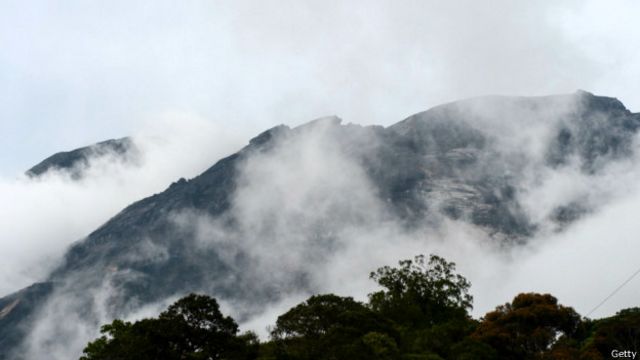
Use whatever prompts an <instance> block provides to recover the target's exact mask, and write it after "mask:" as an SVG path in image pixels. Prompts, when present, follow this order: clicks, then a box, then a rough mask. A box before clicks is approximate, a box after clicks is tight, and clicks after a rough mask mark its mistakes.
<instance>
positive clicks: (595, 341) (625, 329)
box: [583, 307, 640, 358]
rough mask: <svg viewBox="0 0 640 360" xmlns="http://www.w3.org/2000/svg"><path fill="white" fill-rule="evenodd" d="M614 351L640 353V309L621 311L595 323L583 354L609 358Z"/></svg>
mask: <svg viewBox="0 0 640 360" xmlns="http://www.w3.org/2000/svg"><path fill="white" fill-rule="evenodd" d="M614 349H617V350H629V351H634V352H640V308H637V307H636V308H630V309H625V310H621V311H619V312H618V313H617V314H616V315H614V316H611V317H608V318H604V319H600V320H596V321H594V322H593V330H592V334H591V336H590V337H589V338H588V339H587V340H586V344H585V349H584V351H583V354H586V353H590V354H593V355H592V356H593V357H594V358H595V357H596V355H595V354H598V355H600V356H601V357H602V358H609V357H611V351H612V350H614ZM585 357H586V356H585Z"/></svg>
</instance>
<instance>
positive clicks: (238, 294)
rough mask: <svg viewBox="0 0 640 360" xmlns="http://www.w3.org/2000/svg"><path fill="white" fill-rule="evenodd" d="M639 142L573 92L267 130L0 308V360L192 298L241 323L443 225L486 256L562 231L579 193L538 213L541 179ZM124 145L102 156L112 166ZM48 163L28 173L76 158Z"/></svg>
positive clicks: (95, 238)
mask: <svg viewBox="0 0 640 360" xmlns="http://www.w3.org/2000/svg"><path fill="white" fill-rule="evenodd" d="M639 126H640V114H634V113H631V112H630V111H629V110H627V109H626V108H625V107H624V105H623V104H622V103H621V102H620V101H618V100H617V99H614V98H609V97H601V96H595V95H593V94H590V93H588V92H584V91H579V92H576V93H574V94H568V95H557V96H546V97H504V96H489V97H481V98H474V99H468V100H462V101H458V102H454V103H449V104H444V105H440V106H437V107H434V108H432V109H430V110H428V111H425V112H421V113H418V114H415V115H413V116H411V117H409V118H407V119H405V120H403V121H401V122H399V123H397V124H395V125H392V126H389V127H381V126H359V125H353V124H346V125H345V124H342V121H341V119H339V118H337V117H328V118H323V119H319V120H317V121H313V122H311V123H308V124H305V125H302V126H299V127H295V128H290V127H288V126H285V125H281V126H277V127H274V128H272V129H270V130H268V131H265V132H263V133H262V134H260V135H258V136H257V137H255V138H253V139H252V140H251V141H250V142H249V144H248V145H247V146H246V147H244V148H243V149H241V150H240V151H238V152H237V153H235V154H233V155H231V156H228V157H226V158H224V159H221V160H219V161H218V162H217V163H215V164H214V165H213V166H211V167H210V168H209V169H207V170H206V171H204V172H203V173H202V174H200V175H199V176H197V177H195V178H193V179H188V180H187V179H179V180H177V181H176V182H174V183H173V184H171V185H170V186H169V187H168V188H167V189H166V190H165V191H164V192H162V193H159V194H156V195H153V196H151V197H148V198H146V199H142V200H140V201H138V202H135V203H133V204H131V205H130V206H128V207H127V208H125V209H123V210H122V211H121V212H120V213H118V214H116V215H115V216H114V217H113V218H112V219H110V220H109V221H108V222H106V223H105V224H104V225H102V226H101V227H99V228H98V229H96V230H95V231H94V232H92V233H91V234H89V235H88V236H87V237H86V238H84V239H82V240H80V241H78V242H76V243H75V244H74V245H73V246H72V247H71V248H70V249H69V250H68V252H67V253H66V255H65V258H64V260H63V262H62V264H61V265H60V266H59V267H58V268H57V269H55V271H53V272H52V273H51V275H50V276H49V277H48V278H46V279H43V281H42V283H38V284H34V285H32V286H30V287H28V288H26V289H23V290H20V291H18V292H16V293H14V294H12V295H9V296H7V297H5V298H2V299H0V354H2V356H0V358H2V359H21V358H29V356H37V354H38V352H40V354H44V353H46V354H61V353H62V351H63V350H62V349H67V350H69V349H70V354H73V355H77V354H79V352H80V351H81V347H82V346H83V345H84V344H85V343H86V341H85V340H87V339H90V338H92V337H93V336H94V335H95V334H96V331H97V328H98V325H99V324H100V323H101V322H104V321H106V320H109V319H112V318H114V317H123V316H133V315H132V314H136V312H137V311H139V310H140V309H142V308H143V307H145V306H152V305H154V304H155V305H157V304H161V303H163V301H167V299H173V298H175V297H176V296H179V295H182V294H186V293H188V292H193V291H199V292H205V293H208V294H211V295H213V296H215V297H217V298H218V299H222V300H223V301H226V302H228V303H230V304H233V307H234V308H235V309H236V310H235V311H236V312H237V313H238V314H240V319H241V320H242V319H245V320H246V319H250V318H252V316H254V315H255V314H259V313H261V312H262V311H264V310H265V308H266V306H268V305H269V304H273V303H275V302H277V301H278V300H279V299H281V298H282V297H283V296H285V295H287V294H292V293H304V292H306V291H309V292H311V291H315V290H317V289H322V288H323V286H324V285H323V281H324V280H323V279H324V278H326V276H329V275H327V274H329V271H328V269H327V265H326V264H327V263H329V262H331V261H334V260H335V256H336V254H339V253H350V251H353V253H355V254H358V253H360V254H361V252H359V251H360V250H358V249H361V248H362V247H365V248H366V247H367V246H378V245H380V244H381V243H378V242H377V241H382V240H377V239H381V238H387V237H391V238H392V239H391V240H385V241H386V242H385V246H391V247H393V246H398V247H400V246H404V245H403V244H405V243H404V242H403V241H406V242H409V241H411V244H416V243H418V244H419V243H420V242H423V243H425V244H426V243H428V242H429V241H434V240H433V239H427V238H425V237H423V236H418V235H416V234H426V233H429V234H437V233H438V229H439V228H440V227H442V226H443V224H459V226H467V227H472V228H473V229H476V231H477V232H478V234H484V236H483V237H482V238H481V239H480V238H479V239H478V241H485V242H489V243H490V245H491V246H496V247H498V248H503V247H511V246H519V245H520V244H523V243H526V242H528V241H530V240H531V239H533V237H534V236H538V235H541V234H542V235H544V234H545V233H553V232H557V231H563V229H565V228H566V227H568V226H571V223H572V222H573V221H576V219H579V218H580V217H581V216H584V214H587V213H589V212H590V211H597V204H594V203H593V202H592V201H591V200H590V198H589V197H586V196H584V194H583V193H580V191H579V189H577V190H575V192H572V193H566V194H564V196H562V197H561V198H557V199H556V198H553V196H554V195H553V194H551V193H548V191H547V188H546V187H545V184H546V183H545V181H544V179H546V178H547V177H548V176H550V175H549V174H555V175H557V176H564V175H563V174H566V173H569V172H570V173H571V174H574V175H573V176H579V177H581V178H582V179H585V181H586V182H588V181H589V179H591V178H593V177H596V176H599V174H602V173H603V172H606V171H608V169H609V168H610V167H611V166H612V164H621V163H623V162H624V161H626V160H628V159H629V158H630V157H631V156H632V155H633V154H634V147H633V142H634V139H635V136H636V133H637V130H638V127H639ZM128 143H129V140H120V142H119V143H106V144H107V146H110V148H113V149H114V150H113V151H114V152H116V153H121V152H125V151H124V150H123V149H126V148H127V145H126V144H128ZM103 144H104V143H103ZM108 144H112V145H113V146H111V145H108ZM118 149H120V150H118ZM109 151H112V150H109ZM63 154H66V155H59V154H58V155H54V157H52V158H49V159H47V160H45V161H44V162H43V163H41V164H39V165H38V166H36V167H34V168H33V169H31V170H30V173H33V174H35V175H38V174H41V173H43V172H44V171H47V169H50V168H52V167H62V165H60V164H67V163H75V162H77V161H81V162H83V161H86V160H74V159H76V158H79V159H86V156H87V152H86V151H83V150H80V151H79V150H76V151H75V152H71V153H63ZM60 159H62V160H60ZM58 160H60V161H58ZM67 160H68V161H67ZM72 166H75V165H72ZM34 169H35V170H34ZM545 195H546V196H547V197H548V199H547V200H546V201H545V202H544V203H545V205H544V206H541V205H539V204H538V203H539V202H540V201H539V197H540V196H545ZM394 239H397V240H394ZM394 241H396V243H394ZM368 268H373V267H368ZM80 324H81V325H80ZM87 329H92V330H91V331H93V332H90V333H89V334H87ZM34 354H35V355H34ZM65 354H69V353H65ZM54 356H56V355H54Z"/></svg>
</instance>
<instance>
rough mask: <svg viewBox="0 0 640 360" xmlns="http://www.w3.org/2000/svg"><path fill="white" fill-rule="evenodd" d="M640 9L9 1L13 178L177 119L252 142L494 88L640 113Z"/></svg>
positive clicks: (6, 62) (404, 112)
mask: <svg viewBox="0 0 640 360" xmlns="http://www.w3.org/2000/svg"><path fill="white" fill-rule="evenodd" d="M638 10H640V4H638V3H637V2H634V1H554V2H544V3H543V2H514V1H490V2H480V1H447V2H444V1H350V2H342V1H326V0H323V1H296V0H281V1H188V2H187V1H135V2H132V1H105V2H86V1H29V2H25V1H12V0H0V136H1V138H0V175H2V176H9V177H11V176H14V175H15V174H17V173H19V172H21V171H22V170H24V169H26V168H28V167H29V166H31V165H33V164H35V163H36V162H38V161H39V160H41V159H42V158H44V157H46V156H48V155H50V154H51V153H53V152H55V151H59V150H63V149H70V148H73V147H77V146H81V145H84V144H88V143H92V142H96V141H99V140H103V139H106V138H111V137H119V136H124V135H128V134H131V133H134V132H136V131H138V130H139V129H140V127H141V126H142V125H141V124H142V123H148V122H149V121H153V119H155V118H161V117H163V116H165V115H166V114H167V113H182V114H189V115H195V116H199V117H202V118H205V119H207V120H208V121H211V122H214V123H216V125H217V126H223V127H225V128H228V129H229V128H232V129H234V131H235V132H237V133H242V134H244V136H245V137H246V138H248V137H250V136H252V135H255V134H257V133H258V132H260V131H261V130H263V129H264V128H267V127H270V126H272V125H275V124H278V123H288V124H292V125H295V124H298V123H302V122H305V121H308V120H311V119H313V118H316V117H320V116H323V115H330V114H336V115H339V116H341V117H343V118H344V119H345V121H347V122H356V123H363V124H364V123H378V124H390V123H393V122H396V121H398V120H401V119H402V118H403V117H405V116H408V115H410V114H412V113H414V112H417V111H421V110H424V109H426V108H428V107H430V106H433V105H437V104H439V103H442V102H446V101H452V100H456V99H459V98H463V97H469V96H476V95H483V94H493V93H501V94H514V95H538V94H548V93H560V92H572V91H574V90H575V89H578V88H582V89H586V90H589V91H592V92H595V93H599V94H606V95H610V96H616V97H618V98H620V99H621V100H622V101H623V102H624V103H625V104H626V105H627V106H628V107H630V108H631V109H632V110H635V111H637V110H639V109H640V99H638V98H637V96H635V94H637V93H638V90H640V84H638V82H637V79H638V78H639V76H640V61H638V60H640V36H638V35H640V24H639V23H638V22H637V21H635V19H634V18H633V16H634V14H638ZM212 137H213V134H212ZM212 141H216V139H215V138H212Z"/></svg>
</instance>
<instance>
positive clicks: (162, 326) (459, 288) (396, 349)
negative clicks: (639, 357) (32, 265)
mask: <svg viewBox="0 0 640 360" xmlns="http://www.w3.org/2000/svg"><path fill="white" fill-rule="evenodd" d="M371 278H372V279H373V280H375V281H377V282H378V284H379V285H380V286H381V287H382V288H383V289H382V290H381V291H378V292H374V293H372V294H370V295H369V303H368V304H363V303H360V302H358V301H355V300H354V299H353V298H351V297H341V296H337V295H333V294H325V295H315V296H312V297H310V298H309V299H307V300H306V301H304V302H302V303H300V304H298V305H296V306H294V307H293V308H291V309H290V310H289V311H287V312H286V313H284V314H282V315H281V316H280V317H278V319H277V321H276V324H275V327H274V328H273V330H272V331H271V340H270V341H268V342H262V343H261V342H260V341H259V340H258V338H257V336H256V335H255V334H253V333H245V334H242V335H238V325H237V324H236V322H235V321H234V320H233V319H232V318H231V317H228V316H224V315H223V314H222V313H221V312H220V308H219V306H218V303H217V302H216V300H215V299H212V298H210V297H207V296H202V295H194V294H191V295H189V296H186V297H184V298H182V299H180V300H178V301H177V302H176V303H174V304H173V305H171V306H169V308H168V309H167V310H166V311H164V312H162V313H161V314H160V315H159V316H158V317H157V318H152V319H143V320H140V321H136V322H133V323H131V322H125V321H122V320H114V321H113V322H112V323H111V324H107V325H104V326H103V327H102V330H101V331H102V336H101V337H99V338H98V339H96V340H94V341H92V342H90V343H89V344H88V345H87V347H86V348H85V349H84V356H83V357H82V358H81V360H129V359H131V360H133V359H136V360H152V359H153V360H157V359H163V360H164V359H166V360H253V359H255V360H497V359H500V360H503V359H505V360H510V359H517V360H527V359H541V360H542V359H544V360H571V359H581V360H600V359H606V358H610V354H611V350H613V349H622V350H631V351H638V350H639V348H640V308H632V309H627V310H623V311H621V312H619V313H618V314H616V315H615V316H612V317H610V318H606V319H601V320H595V321H593V320H588V319H581V318H580V316H579V315H578V314H577V313H576V312H575V311H574V310H573V309H572V308H570V307H565V306H563V305H560V304H558V301H557V299H556V298H555V297H553V296H552V295H549V294H536V293H524V294H519V295H517V296H516V297H515V298H514V299H513V301H512V302H511V303H507V304H504V305H501V306H498V307H496V309H495V310H494V311H491V312H489V313H487V314H486V315H485V316H484V317H483V318H482V319H480V321H478V320H474V319H472V318H471V317H470V316H469V313H468V311H469V310H470V309H471V305H472V297H471V295H469V293H468V291H469V287H470V284H469V282H468V281H467V280H466V279H465V278H464V277H462V276H461V275H459V274H456V273H455V264H453V263H450V262H447V261H446V260H445V259H443V258H441V257H438V256H435V255H431V256H430V257H429V260H428V261H427V260H426V259H425V257H424V256H417V257H416V258H415V259H414V260H403V261H400V262H399V266H398V267H388V266H385V267H382V268H379V269H378V270H376V271H375V272H373V273H371Z"/></svg>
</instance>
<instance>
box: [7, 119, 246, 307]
mask: <svg viewBox="0 0 640 360" xmlns="http://www.w3.org/2000/svg"><path fill="white" fill-rule="evenodd" d="M136 135H137V136H135V140H134V141H135V144H136V146H137V148H138V149H139V151H140V158H139V159H137V162H135V163H123V162H121V161H118V160H116V159H114V158H113V157H111V156H105V157H100V158H94V159H92V160H91V161H90V165H89V167H88V168H87V169H85V170H84V174H85V176H84V177H83V178H82V179H80V180H73V179H72V178H71V176H70V175H69V174H68V173H66V172H60V171H58V172H56V171H50V172H48V173H46V174H45V175H44V176H42V177H39V178H34V179H31V178H28V177H27V176H20V177H18V178H14V179H10V178H0V198H2V203H1V204H0V239H1V240H2V245H1V246H2V251H0V296H2V295H6V294H8V293H10V292H13V291H16V290H18V289H20V288H22V287H24V286H27V285H29V284H31V283H33V282H36V281H42V280H43V279H44V278H45V277H46V276H47V275H48V273H49V271H50V270H51V269H52V268H53V267H54V266H55V265H56V264H57V262H58V261H59V260H60V258H61V256H62V254H63V253H64V251H65V250H66V249H67V247H68V246H69V245H70V244H71V243H72V242H74V241H77V240H80V239H82V238H83V237H85V236H87V235H88V234H89V233H90V232H91V231H93V230H95V229H96V228H97V227H98V226H100V225H101V224H102V223H104V222H106V221H107V220H108V219H109V218H110V217H112V216H113V215H115V214H116V213H118V212H119V211H120V210H122V209H123V208H124V207H126V206H127V205H129V204H131V203H132V202H134V201H137V200H139V199H141V198H143V197H146V196H149V195H152V194H153V193H157V192H160V191H163V190H164V189H165V188H166V187H167V186H168V184H170V183H171V182H173V181H175V180H177V179H178V178H180V177H192V176H195V175H197V174H199V173H200V172H202V171H204V170H205V169H206V168H207V167H209V166H210V165H211V164H213V162H214V161H215V160H217V159H218V158H220V157H222V156H225V155H227V154H229V153H232V152H233V151H235V150H236V149H237V148H238V147H239V145H238V144H240V143H241V141H240V140H238V137H237V135H234V134H233V133H232V132H229V131H226V130H224V129H222V128H218V127H215V126H212V125H211V124H210V123H208V122H206V121H203V120H201V119H198V118H193V117H188V116H186V115H180V114H172V115H166V116H165V117H164V118H156V119H155V121H154V122H153V123H149V124H147V125H145V126H141V127H140V128H139V129H138V131H137V132H136ZM60 150H62V149H60ZM66 150H69V149H66Z"/></svg>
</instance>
